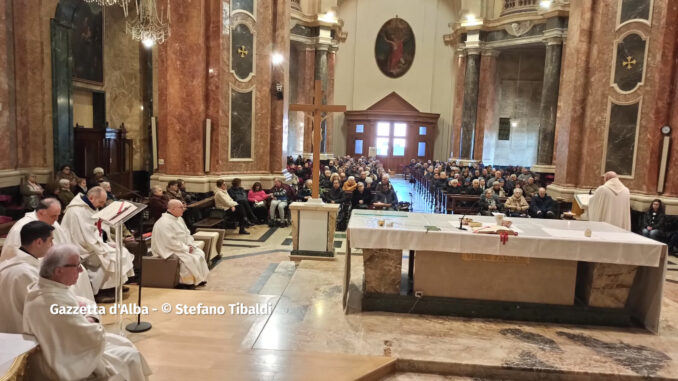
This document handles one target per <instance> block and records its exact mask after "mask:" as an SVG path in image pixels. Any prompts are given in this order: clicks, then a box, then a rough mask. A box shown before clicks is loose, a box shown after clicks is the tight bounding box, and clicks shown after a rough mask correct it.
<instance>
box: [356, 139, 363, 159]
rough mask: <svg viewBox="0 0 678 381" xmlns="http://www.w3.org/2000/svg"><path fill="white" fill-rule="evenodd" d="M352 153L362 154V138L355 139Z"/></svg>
mask: <svg viewBox="0 0 678 381" xmlns="http://www.w3.org/2000/svg"><path fill="white" fill-rule="evenodd" d="M354 153H355V154H356V155H362V154H363V141H362V140H358V139H356V141H355V150H354Z"/></svg>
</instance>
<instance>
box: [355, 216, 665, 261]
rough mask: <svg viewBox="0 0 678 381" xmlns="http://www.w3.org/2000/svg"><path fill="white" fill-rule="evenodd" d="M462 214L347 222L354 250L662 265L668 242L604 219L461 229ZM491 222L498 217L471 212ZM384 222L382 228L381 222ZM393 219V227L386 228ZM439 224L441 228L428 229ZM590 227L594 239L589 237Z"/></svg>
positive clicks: (525, 220) (518, 221)
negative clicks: (504, 231) (502, 233)
mask: <svg viewBox="0 0 678 381" xmlns="http://www.w3.org/2000/svg"><path fill="white" fill-rule="evenodd" d="M460 217H461V216H459V215H445V214H425V213H405V212H391V211H374V210H355V211H354V212H353V214H352V216H351V221H350V222H349V225H348V230H347V235H348V236H349V237H350V242H351V248H352V249H378V248H380V249H405V250H430V251H445V252H454V253H473V254H491V255H507V256H516V257H531V258H543V259H563V260H569V261H585V262H598V263H614V264H624V265H636V266H650V267H658V266H659V262H660V258H661V254H662V250H664V248H665V247H666V245H664V244H662V243H660V242H657V241H654V240H651V239H649V238H645V237H643V236H641V235H638V234H635V233H631V232H628V231H625V230H623V229H620V228H618V227H616V226H613V225H610V224H608V223H605V222H591V221H570V220H567V221H566V220H544V219H536V218H510V220H511V221H512V222H513V225H512V227H515V228H516V230H517V231H518V232H519V234H518V236H510V237H509V239H508V242H507V243H506V244H502V243H501V242H500V240H499V237H498V236H497V235H493V234H474V233H472V232H471V229H470V228H469V227H468V226H466V227H465V228H466V229H468V230H459V229H457V228H458V226H459V218H460ZM471 218H473V220H474V221H478V222H482V223H484V224H493V223H494V221H495V220H494V217H484V216H471ZM380 219H383V220H385V224H384V226H383V227H382V226H379V225H378V220H380ZM389 222H393V226H392V227H387V226H386V225H388V223H389ZM427 226H435V227H437V228H439V229H440V231H432V230H430V229H429V231H427V229H426V227H427ZM587 228H589V229H591V231H592V235H591V237H585V236H584V231H585V230H586V229H587Z"/></svg>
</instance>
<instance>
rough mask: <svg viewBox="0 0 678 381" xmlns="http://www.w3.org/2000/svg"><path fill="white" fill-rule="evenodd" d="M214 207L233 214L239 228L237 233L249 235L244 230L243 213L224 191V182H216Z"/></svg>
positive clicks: (244, 219)
mask: <svg viewBox="0 0 678 381" xmlns="http://www.w3.org/2000/svg"><path fill="white" fill-rule="evenodd" d="M214 206H215V207H216V208H218V209H222V210H226V211H228V212H231V213H235V215H236V217H237V218H238V225H239V226H240V231H239V233H240V234H250V233H249V232H248V231H247V230H245V227H246V226H247V221H246V217H245V211H244V210H243V208H242V207H241V206H240V205H239V204H238V203H237V202H236V201H235V200H233V199H232V198H231V196H230V195H229V194H228V192H227V191H226V180H222V179H219V180H217V189H216V190H215V191H214Z"/></svg>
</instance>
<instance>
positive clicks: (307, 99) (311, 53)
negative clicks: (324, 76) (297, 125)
mask: <svg viewBox="0 0 678 381" xmlns="http://www.w3.org/2000/svg"><path fill="white" fill-rule="evenodd" d="M303 55H304V65H303V66H302V70H303V73H300V74H302V75H303V81H302V80H301V78H300V80H299V83H300V87H299V88H300V91H299V93H298V97H297V100H298V103H306V104H309V103H313V78H315V49H313V48H309V47H306V48H305V50H304V52H303ZM298 115H299V117H300V118H301V120H303V121H304V153H311V152H313V130H312V129H311V126H312V125H313V118H311V116H310V115H308V114H306V113H298Z"/></svg>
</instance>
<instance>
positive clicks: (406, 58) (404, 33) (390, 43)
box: [374, 16, 415, 78]
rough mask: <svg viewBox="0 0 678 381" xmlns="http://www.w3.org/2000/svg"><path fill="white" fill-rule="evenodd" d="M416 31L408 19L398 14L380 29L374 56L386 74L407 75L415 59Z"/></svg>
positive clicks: (389, 75)
mask: <svg viewBox="0 0 678 381" xmlns="http://www.w3.org/2000/svg"><path fill="white" fill-rule="evenodd" d="M414 51H415V42H414V32H412V28H411V27H410V24H408V23H407V21H405V20H403V19H401V18H399V17H398V16H396V17H395V18H392V19H390V20H388V21H386V23H384V25H382V27H381V29H379V33H378V34H377V40H376V42H375V44H374V58H375V59H376V60H377V66H378V67H379V70H381V72H382V73H384V75H386V76H387V77H390V78H399V77H402V76H403V75H405V73H407V71H408V70H409V69H410V67H411V66H412V61H414Z"/></svg>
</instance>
